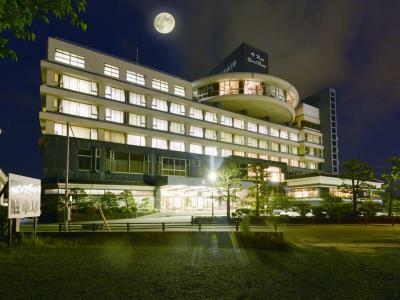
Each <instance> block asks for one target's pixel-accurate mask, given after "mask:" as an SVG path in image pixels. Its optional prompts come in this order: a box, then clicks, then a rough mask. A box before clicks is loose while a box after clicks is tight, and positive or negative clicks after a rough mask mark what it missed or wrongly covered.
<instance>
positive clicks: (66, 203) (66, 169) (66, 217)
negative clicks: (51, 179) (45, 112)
mask: <svg viewBox="0 0 400 300" xmlns="http://www.w3.org/2000/svg"><path fill="white" fill-rule="evenodd" d="M68 179H69V122H67V159H66V166H65V203H64V204H65V207H64V223H65V224H64V225H65V231H67V226H68V197H69V191H68Z"/></svg>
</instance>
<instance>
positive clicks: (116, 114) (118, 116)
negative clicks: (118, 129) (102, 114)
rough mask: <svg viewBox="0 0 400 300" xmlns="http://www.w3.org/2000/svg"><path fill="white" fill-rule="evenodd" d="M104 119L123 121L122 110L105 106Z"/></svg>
mask: <svg viewBox="0 0 400 300" xmlns="http://www.w3.org/2000/svg"><path fill="white" fill-rule="evenodd" d="M106 121H109V122H116V123H124V112H123V111H120V110H115V109H111V108H106Z"/></svg>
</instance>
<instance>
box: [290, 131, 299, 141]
mask: <svg viewBox="0 0 400 300" xmlns="http://www.w3.org/2000/svg"><path fill="white" fill-rule="evenodd" d="M289 136H290V139H291V140H292V141H298V140H299V135H298V134H297V133H294V132H291V133H290V135H289Z"/></svg>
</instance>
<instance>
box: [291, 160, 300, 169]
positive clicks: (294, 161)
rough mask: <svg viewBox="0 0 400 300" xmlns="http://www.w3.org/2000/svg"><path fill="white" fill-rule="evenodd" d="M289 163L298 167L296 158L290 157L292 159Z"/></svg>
mask: <svg viewBox="0 0 400 300" xmlns="http://www.w3.org/2000/svg"><path fill="white" fill-rule="evenodd" d="M290 165H291V166H292V167H296V168H298V167H299V161H298V160H294V159H292V160H290Z"/></svg>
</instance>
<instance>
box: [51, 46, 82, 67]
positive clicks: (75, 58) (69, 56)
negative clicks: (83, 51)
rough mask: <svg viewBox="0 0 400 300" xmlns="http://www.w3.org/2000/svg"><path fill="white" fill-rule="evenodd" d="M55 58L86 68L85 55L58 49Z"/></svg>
mask: <svg viewBox="0 0 400 300" xmlns="http://www.w3.org/2000/svg"><path fill="white" fill-rule="evenodd" d="M54 59H55V60H56V61H59V62H62V63H64V64H67V65H71V66H75V67H79V68H85V58H84V57H83V56H79V55H76V54H73V53H70V52H67V51H63V50H60V49H56V53H55V57H54Z"/></svg>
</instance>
